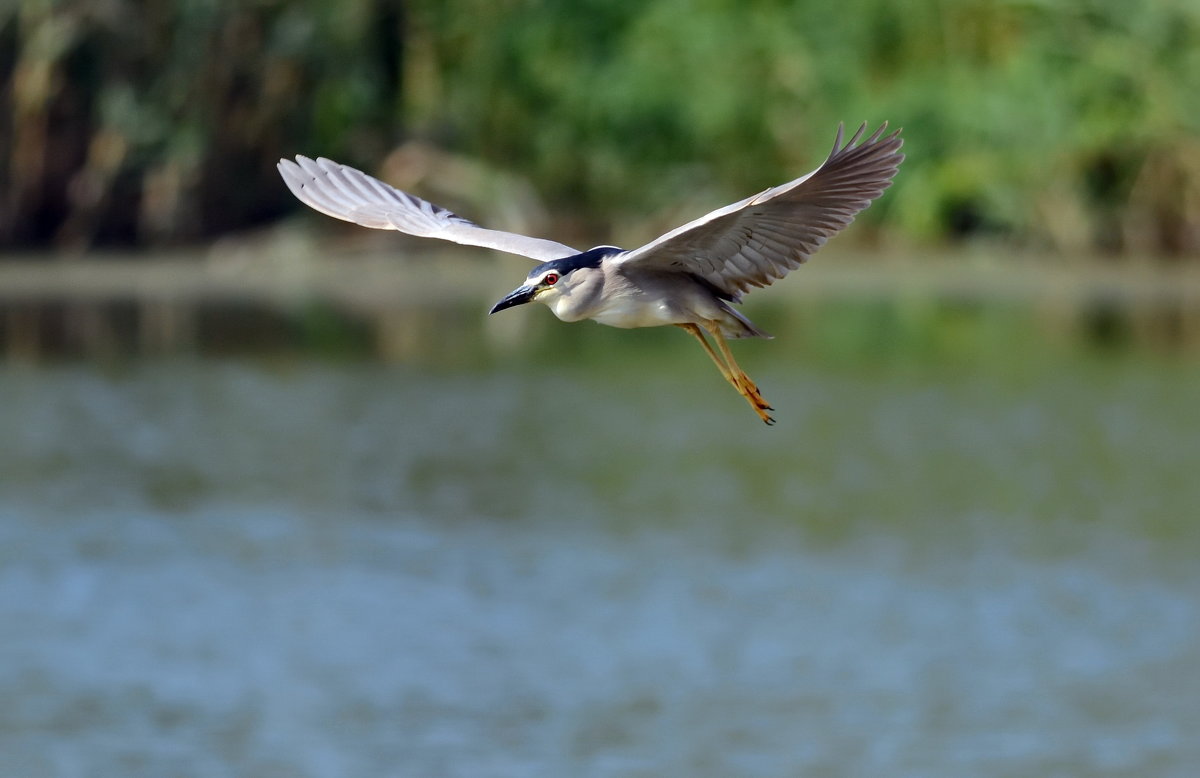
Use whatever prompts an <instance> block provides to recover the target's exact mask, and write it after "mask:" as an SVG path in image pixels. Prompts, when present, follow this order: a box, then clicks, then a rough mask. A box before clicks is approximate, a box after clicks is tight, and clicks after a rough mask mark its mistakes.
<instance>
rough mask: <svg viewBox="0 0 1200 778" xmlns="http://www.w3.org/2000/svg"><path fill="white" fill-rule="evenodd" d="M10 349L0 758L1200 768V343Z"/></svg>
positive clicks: (281, 771) (274, 770) (201, 772)
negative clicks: (559, 359)
mask: <svg viewBox="0 0 1200 778" xmlns="http://www.w3.org/2000/svg"><path fill="white" fill-rule="evenodd" d="M691 356H694V357H695V361H694V362H691V361H682V360H681V361H679V362H678V363H675V362H672V363H670V364H669V365H667V366H664V367H662V368H660V369H655V367H654V366H653V364H652V361H647V366H645V367H644V368H643V370H642V374H641V375H636V374H635V373H634V371H633V370H632V369H631V368H613V367H612V366H611V365H610V366H605V367H604V368H595V369H593V368H589V367H587V366H586V365H580V364H572V365H568V366H559V367H555V366H542V367H529V368H528V369H526V370H524V371H517V370H515V369H507V370H501V371H498V372H478V373H462V372H444V371H443V372H441V373H433V372H428V371H422V370H418V369H402V368H384V367H376V366H365V365H340V366H338V365H330V364H307V363H286V364H275V365H262V364H250V363H206V362H162V363H147V364H142V365H138V366H136V367H132V368H129V369H126V370H123V371H120V372H117V373H103V372H97V371H95V370H92V369H89V368H84V367H49V368H41V369H33V368H20V367H11V366H10V367H6V368H3V369H0V398H3V406H4V407H3V409H2V413H0V439H2V440H3V445H2V447H0V622H2V623H3V625H4V627H3V633H4V637H3V640H0V699H3V700H4V705H3V706H0V775H4V776H9V775H12V776H121V777H122V778H127V777H129V776H289V777H290V776H314V777H322V778H323V777H325V776H367V775H370V776H469V777H470V778H475V777H477V776H552V775H561V776H732V775H736V776H798V775H805V776H843V775H849V776H881V775H887V776H955V777H956V778H957V777H959V776H1017V775H1019V776H1056V775H1062V776H1190V775H1194V774H1195V771H1196V769H1197V765H1200V739H1198V738H1197V736H1196V733H1197V732H1200V556H1198V554H1200V529H1198V526H1200V524H1198V522H1200V478H1198V477H1197V473H1200V467H1197V465H1198V464H1200V414H1198V413H1197V412H1196V398H1197V397H1200V375H1198V373H1197V371H1196V370H1195V369H1194V367H1189V366H1187V365H1179V364H1175V365H1166V364H1161V363H1155V362H1149V361H1137V360H1133V359H1118V360H1114V361H1112V362H1108V363H1099V364H1096V363H1071V364H1054V363H1052V362H1046V363H1045V364H1044V365H1042V366H1040V367H1036V368H1030V369H1026V370H1023V371H1022V372H1021V374H1020V375H1019V376H1014V375H1011V374H1009V373H1007V372H1006V371H1003V370H1000V369H998V368H997V369H993V370H983V371H980V372H969V371H966V370H962V369H959V370H951V369H946V368H944V367H941V368H939V367H936V366H929V365H926V366H910V367H908V368H905V369H899V368H897V369H891V370H886V371H879V370H875V371H870V370H866V369H863V368H861V367H849V366H841V367H836V366H830V365H829V364H807V365H795V366H793V367H790V368H775V369H774V370H772V369H770V368H766V369H762V368H760V369H756V370H753V371H752V373H753V374H754V375H755V377H756V378H758V379H759V381H760V384H761V385H762V387H763V390H764V393H765V394H766V396H767V397H768V399H770V400H771V401H772V402H773V403H774V404H775V407H776V408H778V414H777V415H778V417H779V419H780V424H779V425H778V426H777V427H774V428H770V429H768V428H766V427H764V426H763V425H761V424H760V423H759V422H758V421H757V420H756V419H755V418H754V416H753V414H752V413H751V412H750V410H749V409H748V408H747V407H745V405H744V403H743V402H742V401H741V399H740V398H738V397H737V396H736V395H734V394H733V393H732V392H731V391H730V390H729V389H728V388H727V387H725V386H724V385H723V384H722V383H721V382H720V379H719V377H718V376H717V375H716V373H715V371H713V370H712V369H711V366H709V365H708V364H707V363H706V361H704V360H703V356H702V355H701V354H699V352H698V350H697V353H695V354H692V355H691Z"/></svg>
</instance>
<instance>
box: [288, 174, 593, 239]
mask: <svg viewBox="0 0 1200 778" xmlns="http://www.w3.org/2000/svg"><path fill="white" fill-rule="evenodd" d="M278 167H279V174H280V175H281V176H283V181H284V183H286V184H287V186H288V189H291V190H292V194H294V195H296V197H298V198H300V202H302V203H304V204H305V205H307V206H309V207H310V208H313V209H315V210H318V211H320V212H321V213H323V214H326V215H328V216H332V217H334V218H336V219H342V220H344V221H348V222H354V223H355V224H361V225H362V226H364V227H374V228H375V229H377V230H398V231H400V232H404V233H407V234H409V235H416V236H417V237H420V238H440V239H442V240H449V241H453V242H455V243H462V244H464V245H467V246H483V247H484V248H489V249H496V250H497V251H507V252H508V253H509V254H520V255H522V256H525V257H529V258H530V259H534V260H537V261H538V262H548V261H549V260H552V259H559V258H560V257H569V256H571V255H573V254H578V253H579V252H578V251H577V250H575V249H573V248H571V247H570V246H564V245H563V244H561V243H555V242H554V241H552V240H542V239H541V238H530V237H526V236H525V235H518V234H516V233H513V232H502V231H500V230H488V229H484V228H483V227H480V226H479V225H477V224H475V223H474V222H471V221H468V220H466V219H464V218H462V217H461V216H458V215H457V214H454V213H452V212H450V211H448V210H446V209H445V208H442V207H440V206H437V205H434V204H433V203H430V202H427V201H425V200H422V199H421V198H419V197H414V196H413V195H410V194H408V193H407V192H401V191H400V190H399V189H396V188H395V187H392V186H388V185H387V184H385V183H383V182H382V181H380V180H379V179H377V178H372V177H371V176H369V175H367V174H366V173H364V172H362V171H361V170H355V169H354V168H352V167H349V166H347V165H339V164H338V163H337V162H334V161H332V160H328V159H323V158H322V159H316V160H312V159H309V158H308V157H302V156H297V157H296V161H295V162H292V161H291V160H290V159H281V160H279V166H278Z"/></svg>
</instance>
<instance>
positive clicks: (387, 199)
mask: <svg viewBox="0 0 1200 778" xmlns="http://www.w3.org/2000/svg"><path fill="white" fill-rule="evenodd" d="M886 129H887V123H886V122H885V123H884V124H883V125H882V126H881V127H880V128H879V129H878V130H876V131H875V132H874V133H873V134H872V135H871V136H870V137H868V138H866V139H865V140H862V137H863V134H864V132H865V131H866V124H863V125H861V126H860V127H859V128H858V131H857V132H855V133H854V135H853V136H852V137H851V138H850V140H849V141H846V142H845V143H843V128H842V126H841V125H839V126H838V130H837V136H836V138H835V140H834V144H833V151H832V152H831V153H830V154H829V156H828V157H827V158H826V160H825V162H823V163H822V164H821V166H820V167H818V168H817V169H816V170H814V171H812V172H811V173H809V174H808V175H805V176H802V177H800V178H797V179H795V180H794V181H790V182H788V183H786V184H782V185H780V186H776V187H772V188H770V189H767V190H765V191H763V192H760V193H758V194H756V195H754V196H752V197H748V198H746V199H745V200H740V201H738V202H736V203H733V204H731V205H727V206H725V207H724V208H718V209H717V210H715V211H713V212H711V213H709V214H707V215H705V216H702V217H700V218H699V219H696V220H694V221H692V222H689V223H687V224H685V225H683V226H682V227H679V228H677V229H674V230H672V231H671V232H668V233H667V234H665V235H663V236H662V237H660V238H658V239H656V240H653V241H651V242H650V243H647V244H646V245H644V246H642V247H640V248H637V249H633V250H632V251H625V250H622V249H619V248H616V247H613V246H600V247H597V248H594V249H590V250H589V251H586V252H579V251H577V250H576V249H573V248H571V247H570V246H566V245H564V244H561V243H556V242H554V241H550V240H543V239H540V238H531V237H527V236H525V235H517V234H515V233H511V232H503V231H500V230H489V229H485V228H483V227H480V226H478V225H477V224H474V223H472V222H470V221H468V220H467V219H464V218H462V217H461V216H458V215H456V214H454V213H452V212H450V211H448V210H446V209H445V208H441V207H439V206H436V205H434V204H432V203H429V202H426V201H425V200H422V199H421V198H419V197H414V196H413V195H410V194H407V193H405V192H401V191H400V190H398V189H395V188H393V187H391V186H388V185H387V184H385V183H383V182H382V181H379V180H377V179H375V178H372V177H371V176H368V175H367V174H365V173H363V172H361V171H358V170H355V169H354V168H351V167H347V166H346V165H339V164H338V163H336V162H332V161H330V160H328V159H317V160H312V159H309V158H307V157H302V156H298V157H296V161H295V162H292V161H290V160H280V162H279V172H280V174H281V175H282V176H283V180H284V181H285V182H286V183H287V186H288V188H290V189H291V190H292V192H293V193H294V194H295V195H296V197H298V198H299V199H300V200H301V201H302V202H304V203H305V204H307V205H309V206H310V207H312V208H314V209H316V210H318V211H320V212H322V213H325V214H328V215H329V216H333V217H335V218H338V219H344V220H345V221H350V222H354V223H356V224H361V225H363V226H364V227H374V228H376V229H386V230H398V231H400V232H405V233H408V234H410V235H416V236H420V237H427V238H440V239H443V240H449V241H453V242H455V243H461V244H465V245H469V246H482V247H485V248H491V249H496V250H498V251H505V252H508V253H512V254H520V255H523V256H526V257H529V258H530V259H534V260H537V261H538V262H539V263H540V264H539V265H538V266H537V267H535V268H534V269H533V270H532V271H531V272H530V273H529V275H528V277H527V278H526V280H525V283H524V284H523V285H522V286H520V287H518V288H517V289H516V290H514V291H513V292H512V293H511V294H509V295H508V296H507V297H505V298H504V299H503V300H501V301H500V302H498V303H497V304H496V305H495V306H494V307H493V308H492V311H491V312H492V313H496V312H497V311H501V310H504V309H506V308H511V307H513V306H516V305H520V304H523V303H527V302H531V301H534V300H537V301H538V302H543V303H545V304H547V305H548V306H549V307H550V308H551V310H553V311H554V313H555V315H556V316H558V318H560V319H562V320H563V321H579V320H581V319H593V320H595V321H598V322H600V323H602V324H608V325H610V326H614V327H652V326H659V325H665V324H673V325H676V326H678V327H681V328H683V329H685V330H686V331H688V332H689V333H691V334H692V335H694V336H695V337H696V338H698V339H699V340H700V342H701V344H702V345H703V346H704V349H705V351H707V352H708V354H709V356H710V357H712V359H713V361H714V362H715V363H716V364H717V367H718V368H719V369H720V370H721V374H722V375H723V376H724V377H725V378H726V380H728V381H729V382H730V383H731V384H732V385H733V386H734V388H735V389H737V390H738V392H739V393H740V394H741V395H742V396H743V397H745V398H746V400H747V401H748V402H749V403H750V405H751V406H752V407H753V408H754V409H755V411H756V412H757V413H758V415H759V417H760V418H762V419H763V421H765V422H767V423H768V424H771V423H774V420H773V419H772V418H771V417H770V415H769V414H767V413H766V411H768V410H771V409H770V406H768V405H767V403H766V402H765V401H764V400H763V398H762V395H761V394H760V393H759V391H758V387H756V386H755V385H754V382H753V381H751V380H750V378H749V376H747V375H746V374H745V372H743V371H742V370H741V368H739V367H738V366H737V363H736V362H735V361H734V359H733V354H732V353H731V352H730V351H729V347H728V346H727V345H726V344H725V338H742V337H770V336H768V335H766V333H764V332H762V331H761V330H760V329H758V328H757V327H756V326H754V324H753V323H751V322H750V320H749V319H747V318H746V317H745V316H743V315H742V314H741V313H739V312H738V311H737V310H736V309H735V308H733V307H732V305H731V304H730V303H738V302H741V300H742V297H743V296H744V295H745V294H746V293H747V292H748V291H750V290H751V289H754V288H756V287H762V286H767V285H769V284H771V283H773V282H775V281H777V280H778V279H780V278H783V277H784V276H785V275H787V274H788V273H789V272H790V271H792V270H795V269H796V268H798V267H799V266H800V265H801V264H803V263H804V262H805V261H807V260H808V258H809V257H810V256H812V255H813V253H815V252H816V251H817V250H818V249H819V248H820V247H821V246H823V245H824V244H825V241H827V240H828V239H829V238H831V237H832V236H834V235H836V234H837V233H838V232H840V231H841V230H842V229H843V228H845V227H846V225H848V224H850V222H852V221H853V220H854V217H855V216H856V215H857V214H858V213H859V212H860V211H862V210H863V209H864V208H866V207H867V206H869V205H870V204H871V202H872V201H874V200H875V199H876V198H877V197H879V196H880V195H881V194H882V193H883V191H884V190H885V189H887V188H888V187H889V186H890V185H891V182H892V178H893V177H894V176H895V175H896V170H897V168H898V167H899V165H900V163H901V162H902V161H903V160H904V155H903V154H901V153H900V147H901V145H902V144H903V141H902V140H901V139H900V137H899V136H900V131H899V130H897V131H895V132H893V133H891V134H890V135H884V132H885V131H886ZM702 330H707V331H708V332H709V334H711V335H712V336H713V337H714V339H715V340H716V342H717V345H718V347H719V349H720V351H721V356H720V357H718V355H717V353H716V352H715V351H714V350H713V349H712V347H711V346H710V345H709V343H708V341H707V340H706V339H705V338H704V335H703V333H702Z"/></svg>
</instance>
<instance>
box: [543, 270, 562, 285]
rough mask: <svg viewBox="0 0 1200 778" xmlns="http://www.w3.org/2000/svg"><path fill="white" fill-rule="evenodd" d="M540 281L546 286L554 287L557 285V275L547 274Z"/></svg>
mask: <svg viewBox="0 0 1200 778" xmlns="http://www.w3.org/2000/svg"><path fill="white" fill-rule="evenodd" d="M542 281H543V282H545V284H546V286H554V285H555V284H557V283H558V273H547V274H546V277H545V278H543V279H542Z"/></svg>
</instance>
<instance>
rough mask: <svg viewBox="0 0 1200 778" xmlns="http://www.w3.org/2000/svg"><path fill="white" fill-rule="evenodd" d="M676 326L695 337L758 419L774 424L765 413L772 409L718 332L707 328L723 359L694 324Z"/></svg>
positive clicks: (713, 328) (773, 420) (712, 328)
mask: <svg viewBox="0 0 1200 778" xmlns="http://www.w3.org/2000/svg"><path fill="white" fill-rule="evenodd" d="M678 326H679V327H680V328H681V329H683V330H685V331H687V332H689V333H691V334H692V335H693V336H695V338H696V340H698V341H700V345H701V346H703V347H704V352H705V353H706V354H708V356H709V357H711V358H712V361H713V364H715V365H716V366H717V369H718V370H720V371H721V375H722V376H724V377H725V380H726V381H728V382H729V383H730V385H731V386H733V388H734V389H736V390H737V392H738V394H740V395H741V396H742V397H745V398H746V402H748V403H750V407H751V408H753V409H754V412H755V413H757V414H758V417H759V418H760V419H762V420H763V422H765V423H766V424H774V423H775V419H773V418H771V415H770V414H768V413H767V411H771V410H774V408H772V407H771V406H770V405H768V404H767V401H766V400H764V399H763V396H762V394H761V393H760V392H759V391H758V387H757V386H755V385H754V382H753V381H751V380H750V376H748V375H746V374H745V373H744V372H742V369H741V368H740V367H738V365H737V362H735V361H734V359H733V354H732V353H731V352H730V351H729V345H728V344H727V343H726V342H725V339H724V338H723V337H721V333H720V331H719V330H717V329H715V325H714V326H713V327H710V328H709V332H710V333H712V336H713V338H714V339H715V340H716V341H717V345H718V346H719V347H720V349H721V353H722V354H723V355H724V356H725V358H724V359H722V358H721V357H720V356H718V355H717V352H715V351H713V347H712V346H711V345H709V343H708V339H707V338H705V337H704V333H702V332H701V331H700V328H699V327H697V326H696V325H695V324H680V325H678Z"/></svg>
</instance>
